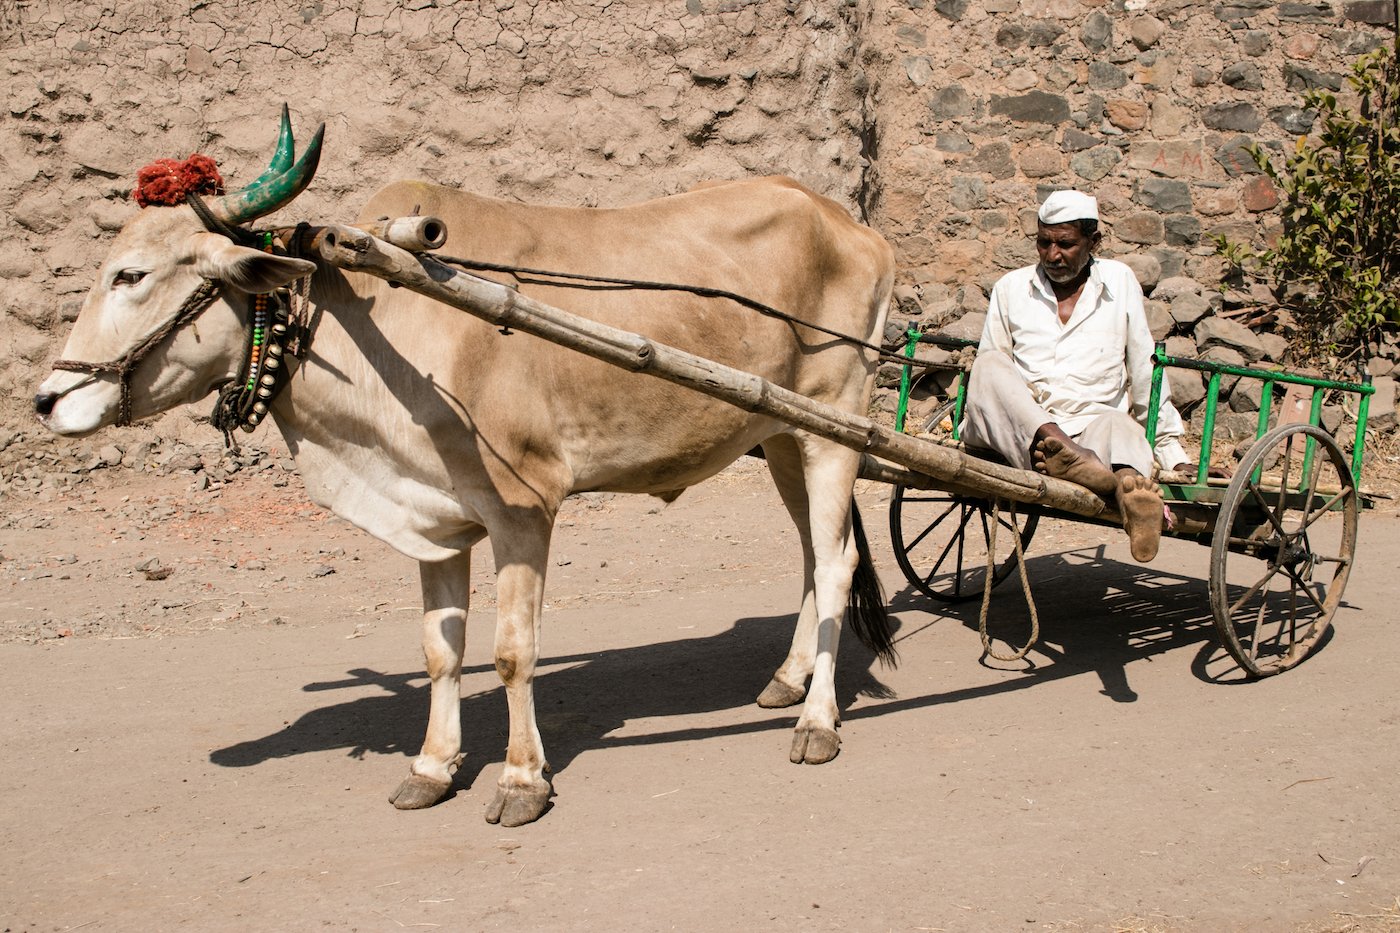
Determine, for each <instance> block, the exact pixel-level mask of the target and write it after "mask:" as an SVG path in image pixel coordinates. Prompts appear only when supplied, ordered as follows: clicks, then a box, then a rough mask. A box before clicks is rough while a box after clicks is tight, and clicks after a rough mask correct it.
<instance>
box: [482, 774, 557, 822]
mask: <svg viewBox="0 0 1400 933" xmlns="http://www.w3.org/2000/svg"><path fill="white" fill-rule="evenodd" d="M553 793H554V789H553V788H552V787H550V785H549V782H548V781H541V782H540V783H539V784H537V785H532V786H529V787H511V788H509V789H507V788H504V787H497V788H496V796H495V798H494V799H493V800H492V801H491V804H490V805H489V806H488V807H487V808H486V822H488V823H500V824H501V825H502V826H524V825H525V824H526V823H533V822H534V821H535V820H537V819H539V818H540V817H541V816H543V815H544V811H546V810H548V809H549V798H550V797H551V796H552V795H553Z"/></svg>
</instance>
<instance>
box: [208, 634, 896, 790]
mask: <svg viewBox="0 0 1400 933" xmlns="http://www.w3.org/2000/svg"><path fill="white" fill-rule="evenodd" d="M892 621H897V620H892ZM796 623H797V617H796V615H795V614H789V615H782V616H769V617H757V618H744V619H739V620H737V621H736V622H735V624H734V625H733V626H731V627H730V628H728V629H726V630H725V631H723V632H720V633H717V634H714V635H710V636H704V637H698V638H688V639H679V640H675V641H666V642H658V643H654V644H647V645H637V646H629V647H625V648H606V649H602V650H599V651H595V652H588V653H586V654H574V655H561V656H552V657H545V658H542V659H541V661H540V665H539V673H538V675H537V677H536V681H535V702H536V718H537V721H538V723H539V727H540V733H541V736H542V738H543V739H544V743H545V753H546V755H547V757H548V759H549V763H550V766H551V768H552V769H553V771H554V772H555V773H558V772H561V771H563V770H564V769H565V768H567V767H568V765H569V763H570V762H571V761H572V760H573V759H574V758H575V757H576V756H577V755H579V754H580V753H582V752H585V751H590V750H595V749H603V748H609V747H616V746H627V745H652V744H666V743H674V742H685V741H693V740H698V739H703V738H710V737H717V736H725V735H739V734H745V733H755V732H766V731H774V732H783V731H786V730H789V729H791V728H792V726H793V725H794V723H795V722H796V719H797V715H798V713H799V712H800V710H801V707H800V706H795V707H792V708H790V709H784V710H764V709H760V708H759V707H758V706H756V705H755V704H754V698H755V697H756V696H757V695H758V693H759V691H761V690H762V689H763V687H764V686H765V685H766V684H767V683H768V680H769V678H770V677H771V676H772V674H773V671H774V670H775V669H776V668H777V666H778V664H779V663H781V662H782V659H783V657H784V656H785V655H786V653H787V650H788V647H789V644H790V642H791V638H792V632H793V628H794V626H795V625H796ZM839 658H840V660H839V663H838V664H837V676H836V690H837V702H838V704H839V706H840V708H841V709H842V710H845V709H846V708H847V707H849V706H850V704H851V703H852V702H853V701H854V700H855V698H856V697H857V696H873V697H878V698H889V697H891V696H892V693H891V692H890V690H889V689H888V688H887V687H886V686H885V685H884V684H883V683H881V682H880V680H879V678H878V677H877V675H876V670H877V669H878V664H877V662H876V659H875V656H874V654H873V653H872V652H871V651H870V650H869V649H867V648H866V647H865V646H864V645H862V644H860V643H859V642H858V641H856V640H855V637H854V636H853V635H851V633H850V627H849V626H846V627H845V628H844V629H843V632H842V637H841V647H840V655H839ZM463 673H464V675H465V676H467V677H471V676H473V675H479V674H485V675H488V676H489V677H491V678H493V679H494V678H495V671H494V668H492V667H490V666H487V665H479V666H470V667H465V668H464V669H463ZM367 687H369V688H375V689H376V690H377V691H379V692H377V693H375V694H374V695H370V696H363V695H359V696H356V698H355V699H351V700H346V701H344V702H339V703H333V704H331V705H327V706H322V707H318V708H316V709H313V710H310V711H308V712H306V713H305V714H303V715H302V716H301V717H299V718H298V719H297V720H296V721H294V722H292V723H291V724H289V725H287V726H283V727H281V728H279V729H277V730H276V731H275V732H272V733H270V734H268V735H265V736H262V737H260V738H254V739H250V740H248V741H245V742H239V743H237V744H235V745H230V746H228V747H225V748H221V749H217V750H215V751H214V752H213V753H211V755H210V761H211V762H213V763H214V764H216V765H219V766H222V767H233V768H237V767H250V766H255V765H258V764H261V763H262V762H265V761H268V760H271V759H275V758H286V757H291V756H294V755H302V754H309V753H315V752H325V751H334V750H337V749H344V750H345V751H346V753H347V754H349V755H351V756H352V757H363V756H365V755H368V754H375V755H402V756H406V757H412V756H414V755H417V754H418V750H419V747H420V745H421V744H422V741H423V730H424V728H425V726H426V721H427V712H428V702H429V694H428V680H427V675H426V674H424V673H422V672H418V671H414V672H411V673H386V672H381V671H374V670H369V669H364V668H360V669H354V670H351V671H348V672H347V676H346V677H345V678H343V679H340V680H336V681H330V682H322V683H311V684H307V685H306V686H305V687H304V688H303V689H304V690H306V691H308V692H334V691H339V690H350V689H353V690H355V692H356V693H357V694H363V692H364V691H365V688H367ZM745 707H748V708H751V709H752V711H753V715H752V716H751V717H749V718H748V719H747V721H744V722H732V723H729V724H726V725H722V726H713V725H707V726H704V727H690V726H685V725H681V726H678V727H677V728H674V729H662V730H660V731H657V730H648V731H647V733H646V734H645V735H640V736H638V735H630V736H615V735H612V733H614V732H617V731H618V730H620V729H622V728H623V727H624V726H626V725H627V724H628V723H629V722H631V721H635V720H650V719H666V718H677V719H683V718H684V717H686V716H693V715H702V714H705V713H711V712H716V711H723V710H736V709H741V708H745ZM461 713H462V747H463V750H464V751H465V752H466V756H465V758H464V760H463V762H462V765H461V767H460V768H459V769H458V771H457V774H456V777H455V780H454V781H453V788H452V789H453V792H455V791H458V790H462V789H464V788H466V787H470V786H471V785H472V783H473V782H474V781H475V780H476V778H477V776H478V775H479V774H480V773H481V771H482V770H483V769H484V768H486V767H488V766H490V765H491V764H493V763H499V762H501V761H503V760H504V751H505V746H506V743H507V739H508V731H507V727H508V713H507V709H506V702H505V692H504V689H503V688H502V687H501V686H500V685H499V681H496V682H495V683H494V684H493V686H492V687H491V689H488V690H484V691H482V692H479V693H475V694H470V695H467V696H465V697H463V699H462V701H461ZM783 748H784V749H786V744H785V743H784V744H783ZM386 780H387V778H386ZM386 786H387V785H386Z"/></svg>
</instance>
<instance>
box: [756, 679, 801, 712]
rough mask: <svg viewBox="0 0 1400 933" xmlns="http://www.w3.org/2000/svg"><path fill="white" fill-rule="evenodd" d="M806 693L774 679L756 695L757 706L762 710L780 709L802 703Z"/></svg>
mask: <svg viewBox="0 0 1400 933" xmlns="http://www.w3.org/2000/svg"><path fill="white" fill-rule="evenodd" d="M806 695H807V691H805V690H803V689H802V688H801V687H790V686H788V685H787V684H785V683H783V682H782V681H781V680H778V679H777V678H776V677H775V678H773V679H772V680H770V681H768V686H766V687H764V688H763V692H762V693H760V694H759V695H758V705H759V706H761V707H763V708H764V709H782V708H783V707H786V706H796V705H797V704H798V703H801V702H802V698H803V697H805V696H806Z"/></svg>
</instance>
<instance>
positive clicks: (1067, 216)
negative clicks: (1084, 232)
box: [1036, 191, 1099, 225]
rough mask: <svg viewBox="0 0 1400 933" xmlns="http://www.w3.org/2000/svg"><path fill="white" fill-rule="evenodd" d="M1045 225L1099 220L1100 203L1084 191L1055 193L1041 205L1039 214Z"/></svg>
mask: <svg viewBox="0 0 1400 933" xmlns="http://www.w3.org/2000/svg"><path fill="white" fill-rule="evenodd" d="M1036 216H1038V217H1039V218H1040V222H1041V223H1043V224H1048V225H1054V224H1067V223H1070V222H1071V221H1075V220H1098V219H1099V202H1098V200H1096V199H1095V198H1094V197H1093V196H1092V195H1088V194H1085V193H1084V192H1082V191H1055V192H1052V193H1051V195H1050V197H1048V198H1046V199H1045V203H1044V204H1042V205H1040V213H1039V214H1037V215H1036Z"/></svg>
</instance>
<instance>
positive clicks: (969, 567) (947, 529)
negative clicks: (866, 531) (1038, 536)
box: [890, 486, 1038, 603]
mask: <svg viewBox="0 0 1400 933" xmlns="http://www.w3.org/2000/svg"><path fill="white" fill-rule="evenodd" d="M1037 518H1038V516H1037V515H1036V514H1035V513H1033V512H1032V513H1029V514H1022V513H1020V512H1017V514H1016V520H1017V523H1018V524H1019V525H1020V527H1021V549H1022V550H1024V549H1025V548H1027V547H1028V546H1029V545H1030V542H1031V537H1032V536H1033V535H1034V534H1035V526H1036V521H1037ZM996 520H997V521H999V522H1000V524H999V527H998V528H997V544H996V551H997V554H996V570H995V572H994V573H993V575H992V585H993V586H996V585H997V584H998V583H1000V582H1001V581H1002V580H1004V579H1006V577H1008V576H1009V575H1010V574H1011V572H1012V571H1014V570H1015V569H1016V542H1015V537H1014V532H1013V530H1012V525H1011V522H1010V519H1009V518H1008V517H1007V516H1005V515H1003V516H1001V517H1000V518H998V519H996ZM992 521H993V515H992V512H991V510H990V507H989V503H988V502H987V500H985V499H969V498H967V497H964V496H956V495H953V494H951V493H946V492H939V491H925V490H919V489H909V488H907V487H904V486H896V487H895V491H894V498H893V499H891V501H890V542H891V544H892V545H893V547H894V555H895V560H896V561H897V562H898V564H899V569H900V570H902V571H903V572H904V578H905V579H906V580H908V581H909V583H910V584H912V585H913V586H914V588H915V589H917V590H919V592H921V593H923V594H924V595H926V596H930V597H932V598H934V599H937V600H940V601H942V602H950V603H952V602H963V601H965V600H970V599H977V598H979V597H980V596H981V595H982V589H983V582H984V580H985V578H986V573H987V545H988V543H989V542H990V537H991V529H992Z"/></svg>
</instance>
